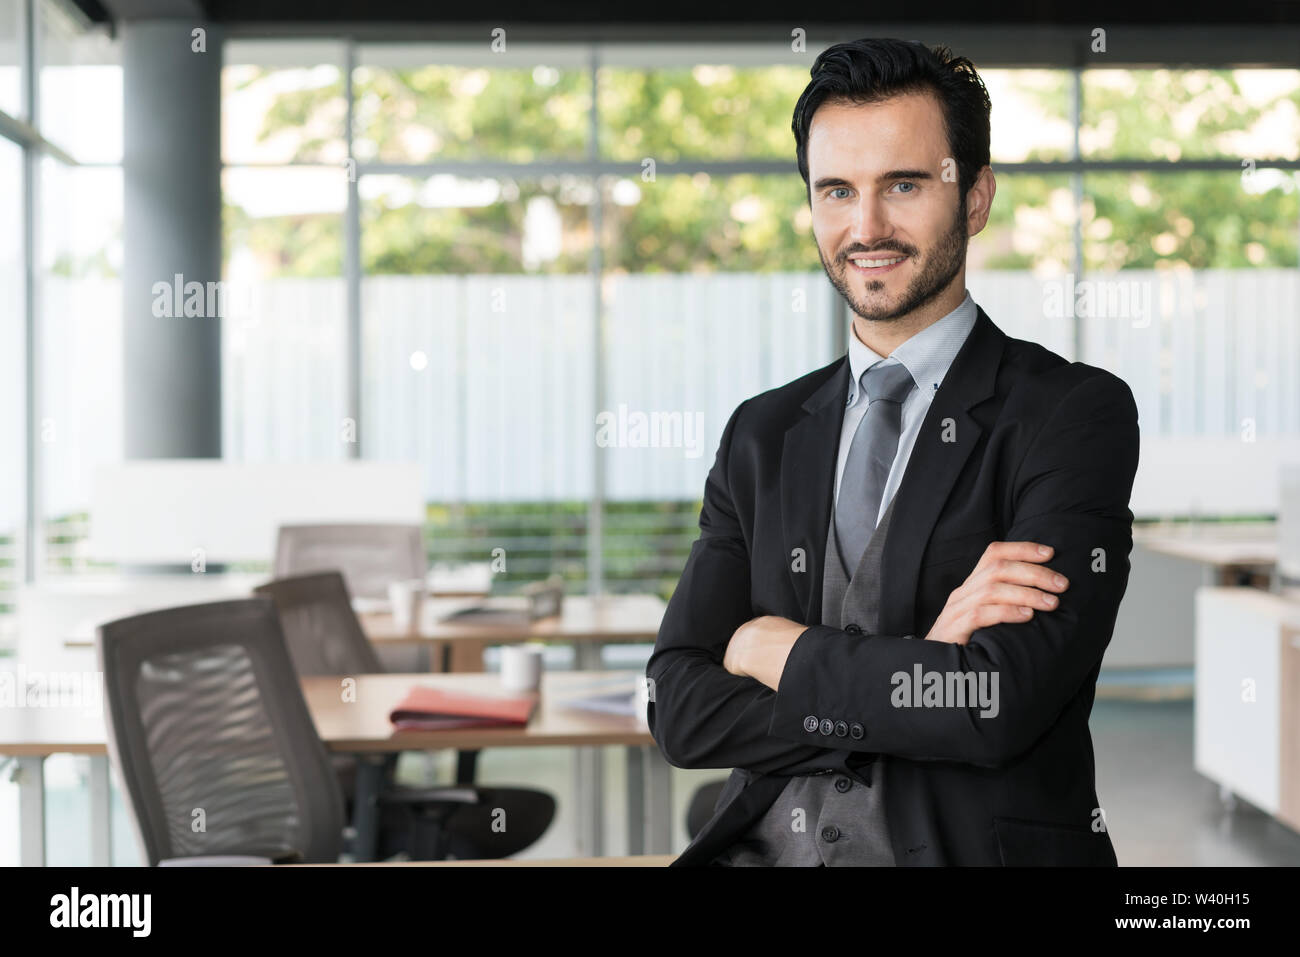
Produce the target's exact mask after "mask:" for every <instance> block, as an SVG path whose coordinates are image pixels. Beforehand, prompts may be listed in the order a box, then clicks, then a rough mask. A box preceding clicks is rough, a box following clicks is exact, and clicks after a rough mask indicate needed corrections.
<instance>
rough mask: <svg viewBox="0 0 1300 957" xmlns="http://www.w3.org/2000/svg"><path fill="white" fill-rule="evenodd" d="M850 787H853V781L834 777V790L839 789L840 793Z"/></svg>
mask: <svg viewBox="0 0 1300 957" xmlns="http://www.w3.org/2000/svg"><path fill="white" fill-rule="evenodd" d="M852 787H853V782H852V781H850V780H849V779H848V778H836V779H835V790H837V791H839V792H840V793H841V794H843V793H844V792H845V791H847V790H849V789H850V788H852Z"/></svg>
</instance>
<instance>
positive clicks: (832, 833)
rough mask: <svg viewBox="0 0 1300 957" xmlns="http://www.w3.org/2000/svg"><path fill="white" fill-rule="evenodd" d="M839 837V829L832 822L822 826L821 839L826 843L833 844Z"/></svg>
mask: <svg viewBox="0 0 1300 957" xmlns="http://www.w3.org/2000/svg"><path fill="white" fill-rule="evenodd" d="M839 839H840V829H839V828H838V827H836V826H835V825H834V824H832V825H831V826H830V827H824V828H822V840H823V841H825V842H826V843H827V844H834V843H835V842H836V841H838V840H839Z"/></svg>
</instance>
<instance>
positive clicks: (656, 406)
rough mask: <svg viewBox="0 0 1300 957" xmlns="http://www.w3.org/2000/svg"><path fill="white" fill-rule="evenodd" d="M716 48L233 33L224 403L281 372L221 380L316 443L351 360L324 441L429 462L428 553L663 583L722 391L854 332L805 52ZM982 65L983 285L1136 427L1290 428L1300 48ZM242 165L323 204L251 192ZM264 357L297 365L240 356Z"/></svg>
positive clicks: (812, 359)
mask: <svg viewBox="0 0 1300 957" xmlns="http://www.w3.org/2000/svg"><path fill="white" fill-rule="evenodd" d="M236 49H237V54H236V55H235V56H233V58H232V57H231V56H230V55H229V53H230V51H231V50H236ZM593 54H595V55H594V56H593ZM716 59H717V62H701V60H700V58H699V55H698V48H688V47H671V46H664V47H653V48H652V47H632V46H616V45H606V46H602V47H601V48H600V49H599V50H596V51H593V49H592V48H590V47H586V46H582V45H547V46H521V45H519V44H512V45H511V47H510V52H509V53H507V54H491V55H488V54H486V53H485V52H483V51H479V50H475V49H471V48H468V47H457V46H453V45H434V44H414V43H410V44H362V45H357V46H355V47H352V48H348V47H347V46H346V45H343V46H341V47H327V46H323V45H321V44H319V43H301V44H294V43H286V42H280V41H275V42H272V41H266V42H243V43H239V44H228V57H227V60H228V62H230V63H231V64H232V65H230V66H228V67H227V69H226V80H227V82H226V109H225V115H224V119H223V123H224V124H225V129H226V130H227V136H226V142H227V144H228V146H227V154H228V155H227V157H226V159H227V163H228V170H227V178H226V184H227V214H228V223H227V237H228V247H229V249H230V250H232V252H231V253H230V256H229V259H228V266H227V268H228V274H229V275H231V276H233V275H234V274H235V272H236V253H235V252H233V250H238V251H240V252H239V254H241V255H246V256H247V257H248V258H249V260H250V261H256V262H258V263H261V264H263V269H262V271H261V272H260V273H257V277H258V278H257V281H258V282H260V283H262V284H263V288H264V294H265V295H267V296H270V295H272V293H271V292H270V291H269V289H270V285H276V286H277V287H278V289H279V292H277V293H275V295H277V296H279V297H280V298H278V299H277V300H276V302H277V307H276V309H275V310H273V312H271V313H267V316H268V317H270V319H269V322H270V328H268V327H267V324H266V323H262V324H261V325H260V326H259V327H258V330H259V331H258V332H257V334H256V335H254V334H252V333H249V334H244V333H240V332H235V331H230V330H228V331H227V348H228V350H229V349H231V348H232V346H233V344H234V342H235V341H236V338H238V342H239V343H240V345H239V350H242V351H240V352H239V358H237V359H234V360H233V362H232V366H231V368H228V369H227V373H226V383H227V385H228V386H229V385H231V384H232V383H237V382H241V381H242V382H243V383H244V384H243V385H239V384H236V385H235V388H234V394H235V395H237V396H242V395H245V393H246V392H247V391H248V390H250V389H261V390H266V389H272V390H273V391H270V392H266V393H265V394H262V395H261V396H260V397H258V399H257V400H256V401H253V400H252V399H251V398H248V397H245V400H244V401H246V405H245V407H244V411H243V412H240V411H239V410H238V409H232V407H231V406H230V405H228V406H227V410H228V412H232V413H233V414H232V417H231V420H230V421H228V423H227V435H228V436H230V435H232V434H234V433H233V432H232V430H239V429H241V428H242V429H243V430H244V432H243V433H242V434H243V435H245V436H249V435H252V434H253V432H254V431H258V433H259V434H260V435H261V436H262V438H261V439H259V441H261V442H263V444H264V445H265V450H266V451H264V452H263V453H257V454H270V450H271V449H272V448H275V449H279V450H281V452H282V453H284V452H285V450H292V451H291V452H289V453H287V454H291V455H307V454H309V453H310V454H317V455H323V454H331V453H333V452H334V451H336V448H335V447H331V449H329V450H324V449H315V448H314V447H313V446H310V445H309V444H304V443H303V442H302V441H297V442H296V443H295V441H294V440H292V439H290V438H284V439H281V438H274V436H279V435H280V433H281V432H282V431H285V432H294V431H295V430H297V431H299V432H301V431H304V430H305V431H306V432H309V433H312V434H316V432H317V430H320V432H321V434H328V428H329V426H330V425H332V424H336V419H337V418H338V417H339V415H340V412H339V410H340V408H341V404H343V405H345V404H346V403H345V401H344V400H345V398H346V394H347V393H348V388H347V386H346V384H342V383H346V382H347V381H350V380H355V382H356V397H357V399H356V405H357V411H359V420H358V423H357V442H356V443H355V448H344V449H343V450H342V452H343V454H360V455H362V456H365V457H367V458H377V459H402V460H413V461H417V462H419V463H420V465H421V468H422V474H423V478H424V487H425V494H426V499H427V501H428V506H429V513H428V514H429V530H428V535H429V552H430V557H431V558H432V559H434V560H438V559H480V560H482V559H485V558H486V557H488V555H489V554H490V553H491V549H493V548H496V547H502V548H505V549H506V554H507V555H508V556H509V557H510V558H514V559H517V561H514V562H509V561H508V566H507V567H508V573H507V574H506V575H505V576H504V577H505V579H506V580H507V582H511V583H517V582H522V581H526V580H530V579H534V578H537V577H541V576H543V575H545V574H546V573H548V572H552V571H556V572H560V573H562V574H563V575H565V576H566V578H567V579H568V580H569V581H570V583H571V587H572V588H573V589H574V590H582V589H584V588H593V589H595V588H599V589H603V590H609V591H619V590H652V591H657V592H659V593H661V594H664V595H667V594H669V593H670V592H671V589H672V587H673V584H674V582H675V581H676V576H677V575H678V574H679V573H680V570H681V566H682V563H683V561H684V559H685V555H686V552H687V550H688V549H689V546H690V542H691V541H692V540H693V539H694V537H695V535H696V533H697V529H696V521H697V518H698V512H699V506H700V499H699V496H700V494H701V490H702V488H703V482H704V477H705V474H706V473H707V471H708V468H709V466H710V465H711V464H712V460H713V455H714V452H715V450H716V446H717V441H718V437H719V435H720V432H721V429H722V427H723V425H724V424H725V422H726V419H727V417H728V416H729V414H730V413H731V411H732V410H733V409H734V408H735V405H736V404H737V403H738V402H740V401H741V400H742V399H744V398H746V397H748V396H751V395H753V394H755V393H757V392H760V391H762V390H764V389H767V388H771V387H773V386H777V385H780V384H782V383H784V382H787V381H789V380H791V379H793V378H795V377H797V376H799V375H801V374H803V373H804V372H807V371H810V370H812V369H814V368H817V367H819V366H821V365H823V364H825V363H827V362H829V361H831V360H832V359H833V358H834V357H835V355H836V354H837V348H842V343H843V341H844V339H843V335H844V333H845V330H846V326H847V315H846V313H845V311H844V308H843V304H842V303H841V302H840V301H839V298H838V296H837V295H836V294H835V293H834V291H833V289H832V288H831V287H830V284H829V283H828V282H827V281H826V279H825V276H824V274H823V273H822V270H821V267H820V262H819V260H818V257H817V251H816V246H815V243H814V241H813V238H812V231H811V216H810V213H809V210H808V207H807V201H806V198H805V193H804V187H803V183H802V181H801V180H800V179H799V178H798V175H797V172H796V171H795V170H794V167H793V147H794V143H793V138H792V136H791V134H790V113H791V110H792V108H793V105H794V103H795V101H796V100H797V99H798V96H799V94H800V92H801V91H802V89H803V87H804V84H805V83H806V81H807V65H806V63H804V62H803V61H802V60H799V59H797V58H795V57H790V58H789V62H780V61H781V57H780V55H779V54H778V55H777V56H776V57H773V56H772V55H771V53H770V51H762V50H758V49H757V48H752V49H751V48H741V47H737V48H734V49H732V50H728V51H727V53H726V55H724V56H719V57H717V58H716ZM349 63H350V64H351V67H352V69H351V73H350V81H351V82H350V84H349V83H348V80H349V73H348V64H349ZM982 75H983V76H984V79H985V82H986V84H987V85H988V88H989V91H990V96H991V99H992V100H993V103H994V109H993V161H994V170H995V173H996V175H997V178H998V190H997V198H996V200H995V202H994V210H993V215H992V217H991V218H990V221H989V224H988V227H987V228H986V230H985V231H984V232H983V234H982V235H980V236H979V237H978V238H977V239H975V240H974V241H973V242H972V243H971V246H970V254H969V271H968V279H967V284H968V286H969V288H970V289H971V291H972V293H973V294H974V296H975V298H976V299H977V300H978V301H979V302H980V304H981V305H982V306H984V308H985V310H986V311H987V312H988V313H989V314H990V316H991V317H992V318H993V319H994V321H995V322H997V323H998V324H999V325H1001V326H1002V327H1003V329H1004V330H1006V331H1007V332H1008V333H1010V334H1012V335H1015V336H1019V337H1022V338H1026V339H1031V340H1034V341H1038V342H1040V343H1042V344H1043V345H1045V346H1047V347H1048V348H1049V349H1052V350H1053V351H1055V352H1058V353H1060V354H1061V355H1064V356H1066V357H1067V358H1070V359H1076V358H1078V359H1082V360H1084V361H1088V362H1091V363H1094V364H1098V365H1102V366H1105V367H1107V368H1110V369H1113V370H1114V371H1116V372H1117V373H1119V374H1120V375H1122V376H1123V377H1124V378H1126V379H1127V380H1128V381H1129V383H1130V384H1131V385H1132V387H1133V390H1134V393H1135V394H1136V395H1137V397H1138V402H1139V406H1140V414H1141V417H1142V422H1143V428H1144V431H1145V432H1147V433H1148V434H1151V435H1169V436H1183V435H1187V436H1191V435H1218V434H1225V433H1227V432H1230V431H1231V430H1232V429H1233V428H1235V426H1234V423H1237V422H1239V420H1240V419H1241V418H1242V417H1244V416H1247V415H1249V416H1253V417H1254V419H1255V420H1256V421H1257V423H1258V427H1259V428H1260V429H1267V430H1269V432H1270V433H1271V434H1290V435H1294V434H1297V433H1298V432H1300V421H1298V420H1297V417H1298V416H1300V411H1297V410H1300V402H1296V401H1295V398H1296V394H1295V390H1296V389H1297V387H1298V386H1297V377H1296V374H1295V372H1294V370H1295V369H1296V368H1300V344H1298V343H1297V342H1296V341H1295V326H1296V321H1295V319H1296V316H1297V298H1296V297H1297V288H1298V287H1297V283H1300V279H1298V278H1297V276H1298V275H1300V274H1298V273H1297V270H1296V268H1295V267H1296V265H1297V261H1298V252H1297V248H1296V237H1297V232H1298V231H1300V230H1298V228H1297V224H1298V223H1300V211H1298V210H1297V206H1296V199H1297V196H1300V191H1298V190H1296V188H1295V186H1296V181H1297V180H1296V174H1295V171H1294V170H1278V169H1269V168H1268V167H1267V162H1266V161H1268V160H1270V159H1271V160H1278V159H1283V160H1286V159H1292V160H1293V159H1295V158H1296V149H1297V145H1296V144H1297V143H1298V142H1300V135H1297V130H1296V128H1295V125H1296V116H1297V113H1296V103H1297V101H1298V94H1297V85H1298V84H1300V72H1297V71H1284V70H1223V71H1155V70H1148V71H1141V70H1106V71H1101V70H1098V71H1082V72H1079V73H1072V72H1071V71H1068V70H1044V69H999V68H989V69H984V70H983V71H982ZM349 86H350V90H351V103H350V106H351V116H352V127H351V129H350V130H348V129H347V128H346V127H347V123H346V120H347V117H348V115H349V101H348V90H349ZM1074 117H1077V118H1078V120H1077V123H1076V121H1075V120H1074ZM1243 157H1254V158H1256V160H1257V161H1259V162H1263V163H1264V166H1263V168H1260V169H1249V168H1248V167H1249V166H1250V164H1249V163H1245V164H1243V163H1242V162H1241V160H1242V158H1243ZM1189 159H1196V160H1198V161H1201V165H1200V166H1186V161H1188V160H1189ZM1205 161H1210V164H1211V167H1212V168H1206V167H1205ZM1215 162H1217V163H1218V166H1217V167H1215V166H1214V163H1215ZM240 164H261V165H262V166H263V167H265V165H266V164H270V165H272V166H274V167H275V171H274V175H275V176H277V177H282V179H280V180H278V185H277V186H275V187H271V186H269V185H268V186H265V187H264V188H263V192H264V193H265V195H266V196H276V197H277V198H279V199H280V201H281V202H282V203H292V202H293V200H290V199H288V198H287V197H289V196H303V197H311V199H312V201H313V202H314V204H315V205H311V204H308V203H300V204H299V206H298V207H296V208H295V209H291V210H290V209H287V207H286V212H285V213H284V214H283V215H282V216H281V217H278V218H277V217H276V216H275V215H271V214H269V213H268V214H262V215H257V214H254V213H252V212H250V211H251V210H252V209H253V208H254V206H255V205H256V204H255V203H254V201H253V200H252V199H250V198H247V197H249V196H251V195H252V194H251V192H249V190H248V189H246V188H244V187H242V186H241V187H239V188H238V189H237V188H236V180H235V178H234V175H233V174H234V173H235V172H236V170H237V169H238V168H239V166H240ZM329 164H338V165H339V166H340V167H341V168H342V170H343V171H344V172H345V173H346V177H345V179H344V181H341V182H338V183H335V182H334V181H332V180H329V181H327V176H326V174H325V173H323V172H321V169H322V168H327V167H328V166H329ZM1180 164H1182V165H1180ZM1184 166H1186V168H1184ZM256 175H257V176H268V177H269V176H271V175H272V173H271V171H269V170H266V169H264V168H263V169H259V170H257V171H256ZM240 176H241V178H242V177H244V176H247V177H249V180H248V182H251V178H252V177H253V176H254V171H253V170H241V171H240ZM308 183H313V184H315V185H312V186H309V185H308ZM237 194H238V195H237ZM352 217H355V218H354V219H352ZM350 222H354V223H355V226H354V227H350V226H349V223H350ZM236 223H238V224H239V225H238V226H236V225H235V224H236ZM350 228H351V229H355V235H353V236H352V237H351V239H350V238H349V236H350V233H349V230H350ZM241 230H242V231H241ZM266 264H270V267H268V266H267V265H266ZM350 275H351V276H352V278H349V277H350ZM291 280H293V281H299V280H300V281H301V285H299V286H296V287H293V286H291V285H290V282H291ZM353 283H355V286H356V292H355V293H353V292H352V288H353V286H352V284H353ZM1085 290H1086V292H1085ZM1129 291H1131V292H1132V299H1131V300H1125V301H1119V299H1118V298H1117V297H1120V296H1122V295H1125V294H1127V292H1129ZM1094 292H1095V295H1094ZM353 295H355V297H356V302H357V305H356V307H355V308H356V311H357V313H358V316H357V324H358V327H359V331H358V332H357V334H356V336H355V341H354V339H353V338H352V337H351V336H349V335H348V334H347V333H346V329H347V327H348V321H349V315H348V308H347V307H346V303H347V302H348V301H349V300H350V299H351V297H352V296H353ZM313 297H318V298H313ZM1112 300H1114V301H1115V302H1116V303H1117V304H1116V305H1115V306H1113V307H1112V308H1111V310H1110V311H1109V312H1107V311H1106V306H1107V304H1109V303H1111V302H1112ZM1229 301H1230V302H1231V303H1232V306H1231V307H1228V306H1225V305H1224V303H1227V302H1229ZM1116 309H1118V310H1119V311H1118V312H1117V311H1116ZM308 328H310V329H314V330H317V336H316V338H314V339H311V340H310V342H311V343H312V345H310V346H309V345H307V344H306V343H307V342H308V341H309V340H307V339H304V338H303V336H304V335H305V330H306V329H308ZM295 330H296V331H295ZM324 330H329V331H324ZM340 330H342V331H340ZM336 348H337V350H338V351H337V352H335V351H334V350H335V349H336ZM229 355H230V352H229V351H228V356H229ZM257 363H260V364H261V365H260V366H258V367H259V368H262V369H273V368H274V369H281V370H282V373H281V375H280V376H279V377H276V376H271V377H270V379H272V380H274V379H276V378H279V379H280V380H282V381H280V382H278V383H277V384H275V385H274V386H270V385H268V377H267V376H265V375H261V374H259V375H252V374H245V375H244V378H243V379H242V380H237V379H236V376H238V375H239V373H237V372H236V371H235V370H236V369H237V368H239V367H240V365H241V364H242V366H243V367H244V368H245V369H249V370H251V369H252V368H254V367H255V364H257ZM285 363H287V365H285ZM295 364H296V367H297V368H298V369H299V370H301V369H302V368H305V367H313V368H317V369H320V370H325V369H328V370H329V371H328V372H323V373H322V374H318V375H311V376H303V375H296V376H295V375H294V374H293V373H292V372H291V371H290V367H294V366H295ZM285 383H293V384H292V385H287V384H285ZM308 395H310V399H308V398H306V396H308ZM232 401H233V400H232ZM308 409H310V410H312V411H310V412H308V411H307V410H308ZM254 410H257V411H256V412H255V411H254ZM267 410H271V411H267ZM342 415H343V416H344V417H345V418H346V411H345V412H343V413H342ZM277 416H282V417H283V421H279V420H277V419H276V417H277ZM268 420H269V421H268ZM255 423H257V424H256V425H255ZM299 439H301V436H299ZM249 443H250V440H249V439H248V438H245V439H243V440H241V441H237V442H235V443H234V444H233V445H230V446H228V448H230V452H229V453H228V454H231V455H236V454H254V453H252V452H251V451H250V449H251V446H250V444H249ZM239 449H243V450H244V451H243V452H239V451H238V450H239Z"/></svg>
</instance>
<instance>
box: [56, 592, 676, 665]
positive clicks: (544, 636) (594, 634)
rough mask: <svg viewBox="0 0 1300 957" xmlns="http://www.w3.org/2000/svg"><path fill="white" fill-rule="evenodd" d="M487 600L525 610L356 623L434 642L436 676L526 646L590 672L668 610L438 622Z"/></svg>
mask: <svg viewBox="0 0 1300 957" xmlns="http://www.w3.org/2000/svg"><path fill="white" fill-rule="evenodd" d="M483 601H488V602H489V603H490V604H493V605H499V606H501V607H503V608H510V607H522V602H519V601H517V600H514V599H513V596H505V597H497V598H492V599H487V598H485V597H484V596H478V595H470V596H462V597H458V598H452V597H447V596H445V595H440V596H438V597H435V598H430V599H427V600H426V601H425V602H424V605H423V606H422V608H423V610H422V614H421V620H420V622H419V627H418V628H417V629H415V630H407V631H400V630H398V629H397V628H396V627H394V625H393V616H392V615H391V614H389V613H387V612H361V613H359V614H358V615H357V619H358V620H359V621H360V622H361V628H362V630H363V631H365V633H366V637H368V638H369V639H370V640H371V641H373V642H376V643H377V644H382V645H411V644H416V645H422V644H426V643H431V644H432V645H433V652H434V653H433V654H431V655H430V660H431V662H433V665H434V669H435V670H437V671H454V672H470V671H482V670H483V649H484V647H486V646H487V645H507V644H517V643H519V642H525V641H564V642H572V643H573V646H574V651H575V653H576V658H575V661H574V669H575V670H577V671H585V670H592V669H597V668H599V667H600V649H601V646H602V645H604V644H606V643H608V642H629V641H646V642H653V641H654V640H655V639H656V638H657V637H658V636H659V624H660V622H662V621H663V617H664V609H665V608H666V607H667V606H666V605H665V603H664V601H663V599H662V598H659V597H658V596H657V595H570V596H568V597H566V598H565V599H564V604H563V605H562V606H561V611H560V614H559V615H557V616H555V617H552V618H541V619H538V620H536V621H530V622H526V621H519V622H514V623H501V622H486V621H484V622H474V621H450V622H444V621H439V619H440V618H442V617H443V616H444V615H446V614H448V613H449V612H451V611H453V610H455V609H457V608H463V607H465V606H466V605H473V604H477V603H479V602H483ZM63 646H64V647H65V648H69V649H72V648H94V647H95V637H94V635H93V634H92V633H90V632H85V633H82V634H77V635H73V636H72V637H69V638H67V639H65V640H64V642H63ZM444 649H446V650H448V651H450V659H451V660H450V662H449V664H450V667H443V665H442V663H441V659H442V657H443V654H442V652H443V650H444Z"/></svg>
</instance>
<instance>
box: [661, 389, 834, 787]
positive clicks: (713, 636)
mask: <svg viewBox="0 0 1300 957" xmlns="http://www.w3.org/2000/svg"><path fill="white" fill-rule="evenodd" d="M747 401H748V400H747ZM745 405H746V403H745V402H742V403H741V404H740V405H739V406H738V407H737V408H736V411H735V412H733V413H732V415H731V419H730V420H729V421H728V422H727V425H726V428H725V429H724V430H723V433H722V441H721V443H720V444H719V447H718V453H717V457H716V459H715V461H714V464H713V467H712V469H711V470H710V471H709V475H708V478H707V480H706V481H705V485H704V503H703V507H702V508H701V509H700V537H699V538H698V539H697V540H696V541H695V543H694V544H693V545H692V546H691V551H690V555H689V556H688V558H687V560H686V567H685V570H684V571H683V572H682V575H681V579H680V580H679V581H678V583H677V588H676V590H675V591H674V592H673V596H672V598H671V600H670V601H669V602H668V608H667V610H666V611H665V612H664V619H663V623H662V624H661V626H660V628H659V635H658V638H657V640H656V641H655V648H654V652H653V654H652V655H651V656H650V660H649V661H648V662H647V664H646V677H647V678H649V679H650V681H651V682H653V683H652V684H651V685H650V691H651V703H650V705H649V708H648V712H647V714H648V721H649V726H650V733H651V735H652V736H653V737H654V739H655V742H656V743H657V744H658V745H659V748H660V750H661V751H662V752H663V755H664V757H665V759H666V760H667V761H668V762H669V763H670V764H672V765H674V766H675V767H679V768H733V767H735V768H744V769H745V770H749V771H754V772H756V773H759V774H779V775H793V774H802V773H808V772H810V771H814V770H820V769H826V768H829V769H833V770H839V771H847V772H850V773H851V772H852V771H853V769H852V768H848V767H846V765H845V762H846V761H847V760H848V759H849V758H850V757H851V756H852V753H851V752H849V751H848V750H845V749H829V748H825V747H821V746H820V745H816V744H809V743H807V742H805V741H791V740H789V739H787V738H784V737H777V736H774V735H773V734H772V733H771V732H770V730H769V728H770V727H771V726H772V724H773V706H774V703H775V700H776V692H774V691H773V690H772V689H770V688H768V687H767V686H766V685H764V684H762V683H761V682H759V681H756V680H755V679H753V678H748V677H744V678H742V677H739V676H737V675H733V674H731V672H729V671H727V670H726V668H724V667H723V664H722V661H723V656H724V655H725V654H726V651H727V644H728V642H730V640H731V636H732V634H733V633H734V632H735V630H736V629H737V628H738V627H739V626H740V625H741V624H743V623H744V622H746V621H749V620H750V619H751V618H752V617H754V616H753V614H752V608H751V602H750V575H749V562H750V556H749V549H748V546H747V544H746V541H745V537H744V533H743V531H742V528H741V523H740V519H739V517H738V516H737V514H736V507H735V503H734V499H733V497H732V494H731V485H730V481H729V477H728V459H729V456H730V450H731V443H732V439H733V436H734V434H735V430H736V423H737V421H738V420H739V419H740V416H741V412H742V410H743V409H744V407H745Z"/></svg>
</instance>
